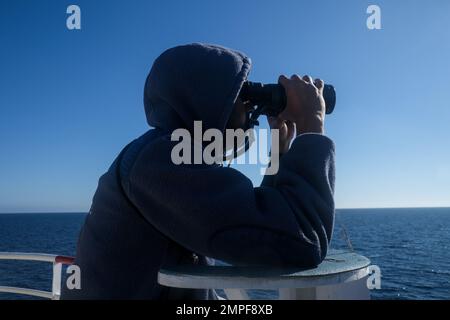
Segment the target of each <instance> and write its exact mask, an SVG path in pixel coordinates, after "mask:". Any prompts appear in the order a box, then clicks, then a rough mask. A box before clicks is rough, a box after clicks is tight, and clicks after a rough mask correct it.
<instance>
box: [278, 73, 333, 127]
mask: <svg viewBox="0 0 450 320" xmlns="http://www.w3.org/2000/svg"><path fill="white" fill-rule="evenodd" d="M278 82H279V83H280V84H281V85H282V86H283V87H284V89H285V90H286V98H287V102H286V108H285V109H284V110H283V112H282V113H280V114H279V116H278V117H279V118H281V119H282V120H289V121H292V122H294V123H295V125H296V129H297V135H299V134H302V133H320V134H323V130H324V119H325V100H324V99H323V86H324V83H323V81H322V80H320V79H316V80H314V81H313V80H312V79H311V77H310V76H308V75H305V76H304V77H303V78H300V77H299V76H298V75H293V76H292V77H291V79H288V78H286V77H285V76H284V75H281V76H280V77H279V79H278Z"/></svg>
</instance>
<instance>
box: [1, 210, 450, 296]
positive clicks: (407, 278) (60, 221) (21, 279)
mask: <svg viewBox="0 0 450 320" xmlns="http://www.w3.org/2000/svg"><path fill="white" fill-rule="evenodd" d="M85 216H86V214H85V213H26V214H17V213H16V214H0V252H3V251H6V252H38V253H52V254H60V255H74V253H75V248H76V242H77V238H78V234H79V231H80V228H81V226H82V224H83V222H84V219H85ZM331 248H333V249H341V250H348V251H355V252H357V253H359V254H362V255H364V256H366V257H368V258H369V259H370V260H371V263H372V264H373V265H377V266H378V267H379V268H380V270H381V288H380V289H373V290H371V298H372V299H389V300H392V299H450V208H395V209H338V210H337V211H336V219H335V228H334V233H333V238H332V242H331ZM51 274H52V269H51V266H50V265H49V264H47V263H41V262H28V261H1V260H0V286H16V287H25V288H33V289H39V290H46V291H51ZM276 294H277V293H276V292H275V291H267V290H254V291H251V292H250V295H251V297H252V298H255V299H271V298H276ZM0 299H34V298H30V297H25V296H19V295H14V294H6V293H0ZM36 299H39V298H36Z"/></svg>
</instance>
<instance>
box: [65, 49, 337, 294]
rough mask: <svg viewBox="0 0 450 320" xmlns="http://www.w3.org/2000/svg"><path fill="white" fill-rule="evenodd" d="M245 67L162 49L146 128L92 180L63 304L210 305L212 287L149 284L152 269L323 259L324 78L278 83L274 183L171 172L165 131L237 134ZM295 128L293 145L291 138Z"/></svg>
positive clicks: (308, 263) (216, 171) (150, 83)
mask: <svg viewBox="0 0 450 320" xmlns="http://www.w3.org/2000/svg"><path fill="white" fill-rule="evenodd" d="M250 68H251V61H250V59H249V58H248V57H247V56H246V55H244V54H243V53H241V52H238V51H235V50H231V49H228V48H225V47H221V46H217V45H208V44H199V43H194V44H189V45H183V46H178V47H174V48H171V49H168V50H167V51H165V52H164V53H162V54H161V55H160V56H159V57H158V58H157V59H156V60H155V62H154V64H153V66H152V69H151V71H150V73H149V75H148V77H147V80H146V83H145V88H144V106H145V113H146V117H147V122H148V124H149V125H150V126H151V129H150V130H149V131H148V132H146V133H144V134H143V135H142V136H140V137H139V138H137V139H136V140H134V141H132V142H131V143H130V144H129V145H128V146H127V147H126V148H125V149H123V150H122V152H121V153H120V154H119V156H118V157H117V158H116V159H115V161H114V162H113V164H112V165H111V167H110V168H109V170H108V171H107V172H106V173H105V174H104V175H103V176H102V177H101V178H100V179H99V183H98V188H97V191H96V192H95V195H94V198H93V201H92V206H91V209H90V212H89V214H88V215H87V217H86V220H85V223H84V226H83V227H82V230H81V232H80V236H79V240H78V245H77V252H76V258H75V264H76V265H77V266H79V267H80V271H81V288H80V289H68V288H67V287H66V285H63V288H62V297H61V298H62V299H217V296H216V293H215V292H214V290H200V289H177V288H168V287H163V286H161V285H159V284H158V283H157V274H158V271H159V270H160V269H161V268H164V267H168V266H176V265H181V264H183V265H195V264H199V265H208V264H211V263H212V262H213V260H212V259H218V260H221V261H224V262H227V263H230V264H232V265H238V266H242V265H246V266H248V265H259V266H275V267H298V268H311V267H314V266H317V265H318V264H320V263H321V261H322V260H323V259H324V258H325V256H326V254H327V249H328V245H329V242H330V240H331V235H332V230H333V223H334V200H333V194H334V181H335V168H334V157H335V155H334V154H335V151H334V143H333V142H332V140H330V139H329V138H328V137H326V136H325V135H324V128H323V125H324V115H325V103H324V100H323V97H322V88H323V81H321V80H319V79H316V80H314V81H313V80H312V79H311V78H310V77H309V76H304V77H302V78H300V77H299V76H297V75H294V76H292V77H291V78H290V79H288V78H286V77H284V76H280V78H279V83H280V84H282V85H283V86H284V88H285V90H286V95H287V107H286V109H285V110H284V111H283V112H282V113H281V114H280V115H279V117H278V118H276V119H270V121H269V123H270V125H271V128H277V129H279V130H280V131H279V132H280V153H281V154H282V155H281V159H280V163H279V170H278V172H277V173H276V175H273V176H266V177H265V178H264V179H263V182H262V184H261V186H258V187H254V186H253V185H252V182H251V181H250V179H248V178H247V177H246V176H245V175H243V174H242V173H241V172H239V171H237V170H235V169H233V168H230V167H226V166H221V165H218V164H213V165H207V164H205V163H201V164H178V165H176V164H174V163H173V161H172V159H171V152H172V149H173V147H174V145H175V144H177V142H175V141H172V140H171V134H172V132H173V131H174V130H175V129H179V128H183V129H187V130H189V131H190V132H192V130H193V126H194V121H202V127H203V130H207V129H219V130H220V131H222V132H223V131H224V130H225V129H227V128H243V127H244V126H245V121H246V113H248V112H249V111H250V109H249V108H250V107H249V106H248V105H247V104H246V103H245V101H242V100H241V99H240V98H239V92H240V89H241V87H242V85H243V83H244V81H246V80H247V76H248V73H249V71H250ZM294 127H296V134H297V136H296V137H295V138H294V139H293V141H292V143H291V144H290V142H291V139H292V138H293V135H294V132H295V130H294Z"/></svg>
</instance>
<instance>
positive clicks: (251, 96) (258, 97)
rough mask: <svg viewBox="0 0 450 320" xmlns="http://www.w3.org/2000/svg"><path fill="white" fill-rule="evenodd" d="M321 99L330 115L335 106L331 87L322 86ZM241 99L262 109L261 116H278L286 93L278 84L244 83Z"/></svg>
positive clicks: (284, 104)
mask: <svg viewBox="0 0 450 320" xmlns="http://www.w3.org/2000/svg"><path fill="white" fill-rule="evenodd" d="M323 98H324V100H325V108H326V113H327V114H330V113H332V112H333V110H334V106H335V104H336V92H335V90H334V87H333V86H332V85H329V84H325V85H324V88H323ZM241 99H242V100H243V101H250V102H251V103H252V104H254V105H257V106H259V107H260V108H262V112H261V114H265V115H267V116H271V117H276V116H278V115H279V114H280V113H281V112H282V111H283V110H284V108H286V92H285V90H284V87H283V86H282V85H280V84H262V83H260V82H251V81H246V82H244V85H243V86H242V89H241Z"/></svg>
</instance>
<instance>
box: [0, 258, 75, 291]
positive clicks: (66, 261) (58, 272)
mask: <svg viewBox="0 0 450 320" xmlns="http://www.w3.org/2000/svg"><path fill="white" fill-rule="evenodd" d="M0 260H22V261H40V262H48V263H51V264H52V265H53V275H52V291H51V292H49V291H42V290H37V289H32V288H18V287H8V286H0V292H2V293H14V294H21V295H28V296H34V297H41V298H47V299H52V300H59V298H60V296H61V276H62V267H63V265H71V264H73V261H74V258H73V257H68V256H60V255H53V254H45V253H22V252H0Z"/></svg>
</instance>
